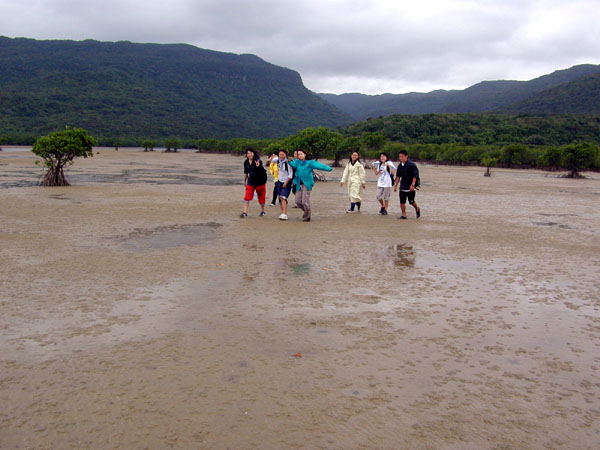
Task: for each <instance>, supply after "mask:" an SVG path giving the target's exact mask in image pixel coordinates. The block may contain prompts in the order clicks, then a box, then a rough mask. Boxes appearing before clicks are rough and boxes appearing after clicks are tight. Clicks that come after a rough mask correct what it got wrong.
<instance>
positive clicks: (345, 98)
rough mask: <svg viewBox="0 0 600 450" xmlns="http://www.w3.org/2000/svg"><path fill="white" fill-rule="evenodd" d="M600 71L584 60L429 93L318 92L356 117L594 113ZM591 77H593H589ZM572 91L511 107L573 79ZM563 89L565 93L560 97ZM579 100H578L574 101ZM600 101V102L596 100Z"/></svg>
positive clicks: (359, 118) (357, 118)
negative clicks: (525, 76)
mask: <svg viewBox="0 0 600 450" xmlns="http://www.w3.org/2000/svg"><path fill="white" fill-rule="evenodd" d="M598 74H600V66H598V65H593V64H582V65H578V66H574V67H571V68H570V69H565V70H557V71H555V72H553V73H551V74H548V75H544V76H541V77H538V78H535V79H533V80H530V81H510V80H499V81H482V82H481V83H477V84H475V85H473V86H471V87H469V88H467V89H464V90H453V91H445V90H437V91H433V92H429V93H415V92H412V93H409V94H383V95H364V94H341V95H334V94H319V95H320V96H321V98H323V99H325V100H327V101H328V102H330V103H331V104H333V105H335V106H337V107H338V108H339V109H341V110H342V111H345V112H346V113H348V114H350V115H351V116H352V117H353V118H354V119H356V120H365V119H368V118H370V117H372V118H375V117H380V116H389V115H392V114H427V113H466V112H472V113H477V112H496V111H511V112H535V113H536V114H569V113H575V112H577V113H578V114H595V113H596V112H595V111H597V107H595V106H594V105H593V103H594V99H597V98H598V93H597V92H596V93H595V95H594V96H592V97H591V98H585V96H586V95H587V94H588V93H592V94H593V92H594V88H593V87H588V86H586V85H587V83H591V84H593V76H594V75H598ZM589 77H592V79H590V78H589ZM575 81H578V83H577V84H575V85H573V89H572V90H571V92H566V90H558V91H556V93H555V95H554V99H553V105H552V108H550V110H548V111H545V110H543V109H542V108H541V104H542V103H540V108H537V109H536V110H535V111H533V110H527V109H519V108H518V107H514V108H513V107H512V105H515V106H516V105H518V104H520V102H523V101H525V100H526V99H528V98H532V97H534V96H537V95H538V94H540V93H542V92H544V91H547V90H549V89H553V88H558V87H560V86H563V85H566V84H569V83H573V82H575ZM575 88H579V89H581V91H580V92H581V94H579V95H576V96H575V98H573V96H572V94H573V92H574V91H575ZM560 93H563V94H564V96H563V97H560V95H559V94H560ZM575 101H577V104H575ZM596 104H597V102H596Z"/></svg>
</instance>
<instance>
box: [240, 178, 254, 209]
mask: <svg viewBox="0 0 600 450" xmlns="http://www.w3.org/2000/svg"><path fill="white" fill-rule="evenodd" d="M252 197H254V186H250V185H249V184H247V185H246V191H245V193H244V209H243V211H242V215H247V214H248V208H249V207H250V202H251V201H252Z"/></svg>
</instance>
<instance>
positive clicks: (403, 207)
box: [400, 191, 407, 219]
mask: <svg viewBox="0 0 600 450" xmlns="http://www.w3.org/2000/svg"><path fill="white" fill-rule="evenodd" d="M406 197H407V193H406V192H402V191H400V210H401V211H402V218H404V219H406Z"/></svg>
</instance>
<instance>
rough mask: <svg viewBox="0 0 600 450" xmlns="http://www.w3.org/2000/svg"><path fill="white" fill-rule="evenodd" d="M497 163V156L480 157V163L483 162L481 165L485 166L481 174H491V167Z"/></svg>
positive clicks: (487, 175) (489, 175) (488, 175)
mask: <svg viewBox="0 0 600 450" xmlns="http://www.w3.org/2000/svg"><path fill="white" fill-rule="evenodd" d="M497 163H498V158H492V157H490V156H485V157H483V158H481V164H483V166H485V168H486V170H485V173H484V174H483V175H484V176H486V177H491V176H492V172H491V169H492V167H494V166H495V165H496V164H497Z"/></svg>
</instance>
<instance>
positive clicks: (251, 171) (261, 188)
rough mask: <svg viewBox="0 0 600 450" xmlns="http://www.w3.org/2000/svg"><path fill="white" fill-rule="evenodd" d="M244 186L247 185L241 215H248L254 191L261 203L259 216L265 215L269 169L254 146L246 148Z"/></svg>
mask: <svg viewBox="0 0 600 450" xmlns="http://www.w3.org/2000/svg"><path fill="white" fill-rule="evenodd" d="M244 186H245V187H246V193H245V195H244V210H243V211H242V214H240V217H248V208H249V207H250V202H251V201H252V198H253V197H254V192H256V196H257V197H258V204H259V205H260V214H259V216H261V217H262V216H264V215H265V214H266V213H265V202H266V197H267V171H266V170H265V168H264V167H263V165H262V161H261V160H260V156H259V154H258V152H257V151H256V150H255V149H253V148H249V149H247V150H246V159H245V161H244Z"/></svg>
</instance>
